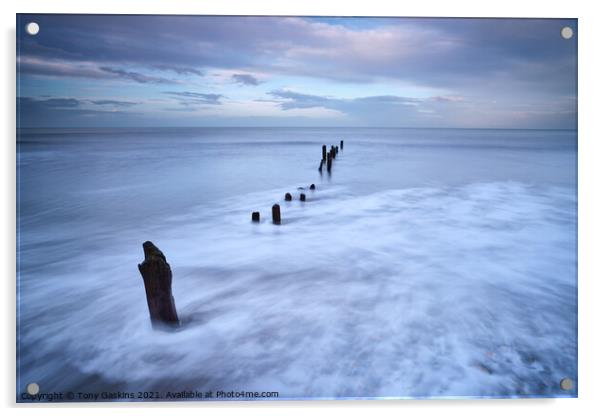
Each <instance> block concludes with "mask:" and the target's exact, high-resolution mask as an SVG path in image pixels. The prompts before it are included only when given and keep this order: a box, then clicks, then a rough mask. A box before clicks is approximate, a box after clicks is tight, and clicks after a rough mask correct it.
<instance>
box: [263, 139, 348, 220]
mask: <svg viewBox="0 0 602 416" xmlns="http://www.w3.org/2000/svg"><path fill="white" fill-rule="evenodd" d="M344 145H345V141H344V140H341V142H340V146H341V150H343V146H344ZM338 154H339V146H334V145H331V146H330V150H329V151H328V152H326V145H325V144H324V145H322V159H320V167H319V168H318V171H319V172H320V175H321V174H322V168H323V167H324V165H326V171H327V172H328V174H329V175H330V174H331V171H332V163H333V161H334V160H335V159H336V157H337V155H338ZM301 189H303V188H301ZM309 189H310V190H311V191H315V189H316V185H315V184H313V183H312V184H311V185H310V186H309ZM305 199H306V196H305V194H304V193H301V194H300V195H299V200H300V201H301V202H305ZM284 200H285V201H292V200H293V196H292V195H291V194H290V193H288V192H287V193H286V194H284ZM251 221H252V222H260V221H261V216H260V214H259V212H258V211H254V212H252V213H251ZM272 223H273V224H275V225H280V224H282V216H281V214H280V205H279V204H274V205H272Z"/></svg>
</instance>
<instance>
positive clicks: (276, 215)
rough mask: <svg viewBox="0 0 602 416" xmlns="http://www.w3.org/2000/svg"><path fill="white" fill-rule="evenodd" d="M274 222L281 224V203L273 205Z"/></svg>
mask: <svg viewBox="0 0 602 416" xmlns="http://www.w3.org/2000/svg"><path fill="white" fill-rule="evenodd" d="M272 222H273V223H274V224H276V225H280V205H278V204H274V205H272Z"/></svg>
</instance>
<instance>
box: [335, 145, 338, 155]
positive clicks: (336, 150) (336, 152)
mask: <svg viewBox="0 0 602 416" xmlns="http://www.w3.org/2000/svg"><path fill="white" fill-rule="evenodd" d="M334 153H335V154H336V155H338V154H339V146H335V147H334Z"/></svg>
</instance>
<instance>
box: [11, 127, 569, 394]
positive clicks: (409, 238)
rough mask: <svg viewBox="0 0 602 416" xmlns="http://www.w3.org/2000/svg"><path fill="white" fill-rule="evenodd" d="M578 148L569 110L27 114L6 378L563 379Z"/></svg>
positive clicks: (379, 385) (263, 385) (462, 384)
mask: <svg viewBox="0 0 602 416" xmlns="http://www.w3.org/2000/svg"><path fill="white" fill-rule="evenodd" d="M340 140H344V149H341V150H340V151H339V154H338V156H337V158H336V160H335V162H334V166H333V169H332V172H331V174H330V175H329V174H327V172H326V170H325V169H324V171H323V173H322V174H320V172H319V171H318V166H319V163H320V159H321V147H322V145H323V144H326V145H328V146H329V147H330V145H331V144H335V145H338V144H339V141H340ZM576 158H577V135H576V132H575V131H552V130H468V129H466V130H465V129H369V128H331V129H328V128H195V129H193V128H190V129H47V130H40V129H38V130H34V129H21V130H19V131H18V141H17V181H18V184H17V199H18V206H17V227H18V229H17V232H18V235H17V268H18V270H17V277H18V281H17V296H18V299H17V307H18V311H17V344H18V345H17V392H18V394H19V397H18V398H17V399H18V400H22V397H21V396H20V392H22V391H24V389H25V386H26V385H27V384H28V383H31V382H36V383H38V384H39V385H40V389H41V390H40V391H41V392H76V393H78V392H83V393H86V392H88V393H100V392H107V393H115V392H133V393H137V392H145V391H150V392H155V391H156V392H159V394H160V395H164V394H165V393H166V392H181V391H201V392H210V391H213V392H216V391H258V392H278V397H279V398H281V399H282V398H345V397H347V398H348V397H431V396H436V397H475V396H486V397H514V396H530V397H533V396H535V397H537V396H563V395H567V396H574V395H576V387H577V257H576V246H577V239H576V237H577V236H576V230H577V210H576V209H577V199H576V195H577V192H576V191H577V182H576V179H577V178H576ZM312 183H313V184H315V185H316V190H315V191H311V190H309V189H308V187H309V185H310V184H312ZM298 188H305V189H304V190H299V189H298ZM286 192H290V193H291V194H292V195H293V201H291V202H285V201H284V194H285V193H286ZM300 192H304V193H305V194H306V195H307V200H306V201H305V202H300V201H299V193H300ZM274 203H279V204H280V206H281V210H282V225H280V226H276V225H273V224H272V223H271V218H270V215H271V206H272V205H273V204H274ZM252 211H259V212H260V213H261V222H260V223H259V224H256V223H252V222H251V212H252ZM146 240H151V241H153V242H154V243H155V244H156V245H157V246H158V247H159V248H160V249H161V250H162V251H163V252H164V253H165V255H166V257H167V261H168V262H169V263H170V265H171V268H172V271H173V293H174V298H175V303H176V307H177V309H178V313H179V315H180V319H181V321H182V327H181V328H180V329H179V330H178V331H175V332H164V331H156V330H153V329H152V327H151V324H150V320H149V315H148V308H147V304H146V299H145V293H144V286H143V281H142V278H141V276H140V274H139V272H138V269H137V264H138V263H140V262H142V260H143V252H142V243H143V242H144V241H146ZM565 377H569V378H571V379H572V380H573V383H574V388H573V390H571V391H568V392H564V391H562V390H561V389H560V387H559V382H560V380H561V379H562V378H565ZM91 397H92V399H93V395H92V396H91ZM107 397H108V399H109V400H111V399H113V400H120V399H122V398H123V397H122V396H118V395H114V396H107ZM105 398H106V397H105ZM163 398H165V397H164V396H163ZM82 399H85V400H87V399H90V398H89V397H87V396H82ZM130 399H131V397H130ZM135 399H138V396H137V395H136V397H135Z"/></svg>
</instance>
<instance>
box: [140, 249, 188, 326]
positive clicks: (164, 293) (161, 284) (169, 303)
mask: <svg viewBox="0 0 602 416" xmlns="http://www.w3.org/2000/svg"><path fill="white" fill-rule="evenodd" d="M142 249H143V250H144V261H143V262H142V263H140V264H139V265H138V270H139V271H140V274H141V275H142V279H143V280H144V289H145V291H146V302H147V303H148V311H149V313H150V319H151V323H152V325H153V328H160V327H162V326H180V320H179V318H178V313H177V312H176V305H175V301H174V298H173V295H172V293H171V279H172V275H171V268H170V267H169V263H167V260H166V259H165V256H164V255H163V253H162V252H161V250H159V249H158V248H157V247H156V246H155V245H154V244H153V243H151V242H150V241H146V242H145V243H144V244H142Z"/></svg>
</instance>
